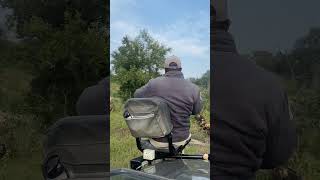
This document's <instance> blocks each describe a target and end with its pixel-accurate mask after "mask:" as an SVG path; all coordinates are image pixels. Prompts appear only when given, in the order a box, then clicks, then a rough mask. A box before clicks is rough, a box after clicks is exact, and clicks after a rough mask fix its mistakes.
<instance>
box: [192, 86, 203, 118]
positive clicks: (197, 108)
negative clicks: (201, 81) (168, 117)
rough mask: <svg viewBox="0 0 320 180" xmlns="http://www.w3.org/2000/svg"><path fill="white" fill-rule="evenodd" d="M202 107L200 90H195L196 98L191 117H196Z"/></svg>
mask: <svg viewBox="0 0 320 180" xmlns="http://www.w3.org/2000/svg"><path fill="white" fill-rule="evenodd" d="M202 107H203V100H202V97H201V93H200V90H199V89H198V88H197V90H196V98H195V102H194V104H193V110H192V115H197V114H199V113H200V112H201V110H202Z"/></svg>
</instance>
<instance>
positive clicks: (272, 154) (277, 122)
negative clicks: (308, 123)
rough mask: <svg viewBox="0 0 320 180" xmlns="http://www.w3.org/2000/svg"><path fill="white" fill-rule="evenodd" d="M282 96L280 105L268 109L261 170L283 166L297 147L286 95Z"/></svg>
mask: <svg viewBox="0 0 320 180" xmlns="http://www.w3.org/2000/svg"><path fill="white" fill-rule="evenodd" d="M283 94H284V95H283V96H282V99H283V101H282V102H281V103H278V104H276V105H272V107H271V108H268V111H269V112H268V117H269V119H268V121H269V123H268V124H269V125H268V136H267V144H266V152H265V154H264V157H263V158H264V159H263V162H262V166H261V168H262V169H272V168H276V167H278V166H281V165H284V164H285V163H286V162H287V161H288V160H289V158H290V157H291V155H292V153H293V151H294V149H295V148H296V146H297V133H296V128H295V124H294V121H293V118H292V115H291V112H290V109H289V106H288V99H287V95H286V94H285V93H283ZM275 103H277V102H275Z"/></svg>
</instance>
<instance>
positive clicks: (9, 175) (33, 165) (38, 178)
mask: <svg viewBox="0 0 320 180" xmlns="http://www.w3.org/2000/svg"><path fill="white" fill-rule="evenodd" d="M41 162H42V155H41V152H40V151H37V152H33V153H32V154H29V155H27V156H24V157H20V158H9V157H8V158H4V159H2V160H0V164H1V165H0V180H21V179H23V180H42V179H43V177H42V173H41Z"/></svg>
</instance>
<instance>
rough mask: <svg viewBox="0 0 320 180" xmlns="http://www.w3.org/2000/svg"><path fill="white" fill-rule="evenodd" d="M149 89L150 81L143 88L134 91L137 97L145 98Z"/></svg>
mask: <svg viewBox="0 0 320 180" xmlns="http://www.w3.org/2000/svg"><path fill="white" fill-rule="evenodd" d="M149 91H150V81H149V82H148V83H147V84H146V85H144V86H142V87H141V88H139V89H137V90H136V91H135V92H134V95H133V96H134V97H135V98H144V97H147V96H148V93H149Z"/></svg>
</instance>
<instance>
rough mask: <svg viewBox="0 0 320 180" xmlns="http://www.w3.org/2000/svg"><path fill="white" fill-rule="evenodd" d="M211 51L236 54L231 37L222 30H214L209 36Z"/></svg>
mask: <svg viewBox="0 0 320 180" xmlns="http://www.w3.org/2000/svg"><path fill="white" fill-rule="evenodd" d="M211 38H212V45H213V51H220V52H237V49H236V45H235V42H234V39H233V37H232V35H231V34H230V33H229V32H226V31H223V30H218V29H216V30H214V31H213V32H212V34H211Z"/></svg>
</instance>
